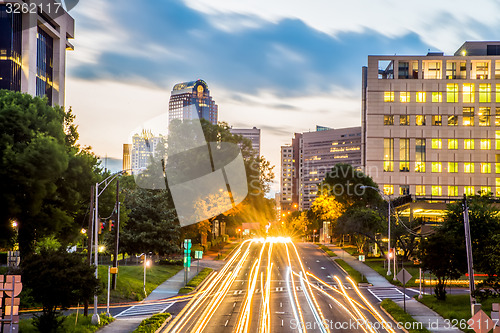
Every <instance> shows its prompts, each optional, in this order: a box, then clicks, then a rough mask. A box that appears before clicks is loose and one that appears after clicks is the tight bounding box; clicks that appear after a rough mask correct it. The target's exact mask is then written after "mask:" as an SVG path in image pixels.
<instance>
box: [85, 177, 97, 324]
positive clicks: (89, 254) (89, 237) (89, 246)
mask: <svg viewBox="0 0 500 333" xmlns="http://www.w3.org/2000/svg"><path fill="white" fill-rule="evenodd" d="M94 191H95V189H94V185H92V186H91V187H90V213H89V226H88V228H87V261H88V263H89V265H91V264H92V238H93V236H94V234H93V232H92V231H93V230H94V229H93V226H94ZM83 314H84V315H85V316H88V314H89V300H88V299H87V298H86V299H85V302H84V304H83Z"/></svg>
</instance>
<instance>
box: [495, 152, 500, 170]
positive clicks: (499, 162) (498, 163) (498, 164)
mask: <svg viewBox="0 0 500 333" xmlns="http://www.w3.org/2000/svg"><path fill="white" fill-rule="evenodd" d="M495 162H496V163H495V173H500V154H496V155H495Z"/></svg>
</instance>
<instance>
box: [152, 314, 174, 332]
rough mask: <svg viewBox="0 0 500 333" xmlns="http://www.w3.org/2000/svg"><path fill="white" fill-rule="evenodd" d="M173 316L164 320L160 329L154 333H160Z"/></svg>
mask: <svg viewBox="0 0 500 333" xmlns="http://www.w3.org/2000/svg"><path fill="white" fill-rule="evenodd" d="M172 318H173V316H172V315H170V317H168V318H167V319H165V321H164V322H163V324H161V326H160V327H158V329H157V330H156V331H155V333H160V332H161V330H162V329H164V328H165V326H167V324H168V323H169V322H170V321H171V320H172Z"/></svg>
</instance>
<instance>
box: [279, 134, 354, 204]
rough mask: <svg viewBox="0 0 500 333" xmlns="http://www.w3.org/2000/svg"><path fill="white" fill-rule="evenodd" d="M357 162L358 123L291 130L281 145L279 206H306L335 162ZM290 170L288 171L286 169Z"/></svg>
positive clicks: (315, 194)
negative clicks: (288, 141)
mask: <svg viewBox="0 0 500 333" xmlns="http://www.w3.org/2000/svg"><path fill="white" fill-rule="evenodd" d="M339 163H346V164H350V165H352V166H354V167H360V166H361V127H349V128H339V129H332V128H327V127H323V126H318V127H317V130H316V131H315V132H304V133H295V135H294V138H293V139H292V144H291V145H290V146H282V147H281V174H282V176H281V189H280V191H281V193H282V200H281V205H282V210H283V211H285V208H286V203H289V202H291V204H290V209H291V210H297V209H299V210H306V209H309V208H311V205H312V203H313V202H314V200H315V199H316V197H317V196H318V185H319V184H320V183H321V182H322V181H323V179H324V178H325V176H326V174H327V172H329V171H330V170H331V169H332V168H333V167H334V166H335V165H336V164H339ZM289 170H290V172H289Z"/></svg>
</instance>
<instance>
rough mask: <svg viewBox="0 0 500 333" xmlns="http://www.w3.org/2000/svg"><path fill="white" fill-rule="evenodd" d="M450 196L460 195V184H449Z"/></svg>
mask: <svg viewBox="0 0 500 333" xmlns="http://www.w3.org/2000/svg"><path fill="white" fill-rule="evenodd" d="M448 196H449V197H458V186H448Z"/></svg>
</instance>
